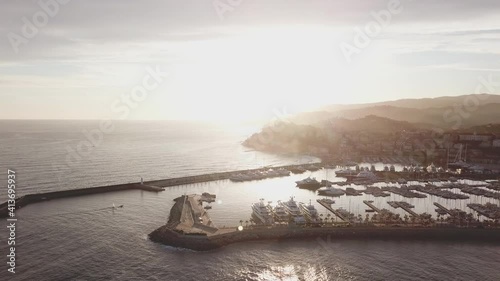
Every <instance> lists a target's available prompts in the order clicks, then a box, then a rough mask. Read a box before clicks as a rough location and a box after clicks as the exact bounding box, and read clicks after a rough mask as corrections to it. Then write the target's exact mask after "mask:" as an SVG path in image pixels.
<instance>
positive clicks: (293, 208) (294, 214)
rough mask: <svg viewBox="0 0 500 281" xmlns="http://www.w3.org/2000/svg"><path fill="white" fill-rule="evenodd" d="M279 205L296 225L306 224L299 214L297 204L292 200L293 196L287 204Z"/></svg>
mask: <svg viewBox="0 0 500 281" xmlns="http://www.w3.org/2000/svg"><path fill="white" fill-rule="evenodd" d="M280 204H281V206H283V207H284V208H285V210H286V212H287V213H288V214H289V215H290V217H291V218H292V219H293V221H294V222H295V223H296V224H304V223H306V219H305V218H304V216H303V215H302V214H301V213H300V209H299V206H297V202H295V200H293V196H292V197H290V200H288V201H287V202H281V203H280Z"/></svg>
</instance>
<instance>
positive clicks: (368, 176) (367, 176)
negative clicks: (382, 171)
mask: <svg viewBox="0 0 500 281" xmlns="http://www.w3.org/2000/svg"><path fill="white" fill-rule="evenodd" d="M376 180H377V176H376V175H375V174H374V173H372V172H368V171H361V172H359V173H358V174H357V175H356V176H355V177H354V178H353V181H354V182H358V183H369V182H374V181H376Z"/></svg>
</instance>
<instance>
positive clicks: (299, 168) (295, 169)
mask: <svg viewBox="0 0 500 281" xmlns="http://www.w3.org/2000/svg"><path fill="white" fill-rule="evenodd" d="M288 170H290V172H292V173H294V174H302V173H305V172H306V171H307V170H306V169H304V167H302V166H297V167H291V168H289V169H288Z"/></svg>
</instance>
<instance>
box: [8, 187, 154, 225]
mask: <svg viewBox="0 0 500 281" xmlns="http://www.w3.org/2000/svg"><path fill="white" fill-rule="evenodd" d="M132 189H138V190H145V191H152V192H158V191H162V190H164V189H163V188H161V187H157V186H152V185H149V184H140V183H128V184H117V185H108V186H99V187H91V188H80V189H70V190H62V191H53V192H45V193H35V194H27V195H23V196H21V197H18V198H16V199H15V206H16V208H22V207H24V206H26V205H28V204H32V203H37V202H42V201H47V200H52V199H59V198H66V197H74V196H82V195H90V194H98V193H105V192H112V191H122V190H132ZM8 207H9V201H7V202H4V203H2V204H0V218H4V217H7V216H8Z"/></svg>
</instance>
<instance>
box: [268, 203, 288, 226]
mask: <svg viewBox="0 0 500 281" xmlns="http://www.w3.org/2000/svg"><path fill="white" fill-rule="evenodd" d="M268 208H269V210H270V211H271V213H272V214H273V216H274V219H275V220H276V221H279V222H286V221H288V219H289V218H290V215H288V213H287V211H286V209H285V207H283V206H282V205H281V201H278V205H277V206H276V207H274V208H273V207H271V206H268Z"/></svg>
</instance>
